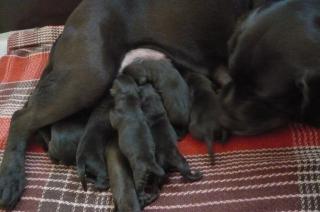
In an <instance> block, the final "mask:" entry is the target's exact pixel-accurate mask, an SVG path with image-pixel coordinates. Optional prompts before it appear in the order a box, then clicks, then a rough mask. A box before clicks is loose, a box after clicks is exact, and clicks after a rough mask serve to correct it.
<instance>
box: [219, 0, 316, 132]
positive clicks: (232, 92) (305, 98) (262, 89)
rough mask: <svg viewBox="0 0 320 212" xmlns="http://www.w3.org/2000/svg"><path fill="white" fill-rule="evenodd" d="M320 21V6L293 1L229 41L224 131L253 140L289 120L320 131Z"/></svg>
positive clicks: (259, 15)
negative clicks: (255, 136)
mask: <svg viewBox="0 0 320 212" xmlns="http://www.w3.org/2000/svg"><path fill="white" fill-rule="evenodd" d="M319 17H320V2H319V1H317V0H292V1H280V2H278V3H273V4H268V5H267V6H265V7H262V8H260V9H257V10H255V11H253V12H252V13H251V14H250V15H249V16H248V17H247V18H246V19H245V20H244V21H243V22H242V23H240V26H239V27H238V28H237V30H236V32H235V33H234V35H233V36H232V38H231V39H230V41H229V51H230V59H229V69H230V75H231V78H232V81H231V83H229V84H228V85H226V86H224V88H223V89H222V92H221V102H222V108H223V110H222V112H221V114H220V117H219V119H220V123H221V124H222V125H223V126H224V127H225V128H227V129H229V130H231V131H232V132H233V133H235V134H240V135H254V134H259V133H263V132H266V131H269V130H272V129H274V128H278V127H281V126H285V125H287V124H288V123H289V122H291V121H298V122H303V123H307V124H310V125H312V126H315V127H320V115H319V114H320V113H319V112H318V110H319V107H320V101H319V99H320V98H319V97H320V95H319V92H318V91H319V87H320V86H319V82H320V70H319V67H320V61H319V52H320V39H319V38H320V18H319ZM293 38H294V39H293Z"/></svg>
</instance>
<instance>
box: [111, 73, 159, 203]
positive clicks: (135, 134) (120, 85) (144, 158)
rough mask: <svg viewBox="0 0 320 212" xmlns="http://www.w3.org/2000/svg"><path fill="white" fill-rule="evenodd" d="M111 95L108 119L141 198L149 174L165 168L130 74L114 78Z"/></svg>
mask: <svg viewBox="0 0 320 212" xmlns="http://www.w3.org/2000/svg"><path fill="white" fill-rule="evenodd" d="M111 95H112V96H113V97H114V101H115V107H114V109H113V110H111V112H110V121H111V124H112V126H113V127H114V128H115V129H116V130H117V131H118V136H119V147H120V150H121V152H122V153H123V154H124V155H125V157H126V158H127V159H128V160H129V163H130V166H131V169H132V172H133V178H134V182H135V187H136V190H137V192H138V196H139V199H140V201H142V202H144V198H145V197H146V193H145V187H146V185H147V183H148V180H149V178H150V177H153V176H158V177H162V176H163V175H164V171H163V169H162V168H161V167H160V166H159V165H158V163H157V162H156V157H155V144H154V141H153V138H152V134H151V132H150V129H149V126H148V124H147V121H146V119H145V116H144V114H143V112H142V110H141V101H140V98H139V90H138V86H137V84H136V83H135V81H134V80H133V79H132V78H131V77H130V76H128V75H125V74H122V75H120V76H118V78H117V79H116V80H115V81H114V83H113V86H112V89H111ZM142 205H144V203H142Z"/></svg>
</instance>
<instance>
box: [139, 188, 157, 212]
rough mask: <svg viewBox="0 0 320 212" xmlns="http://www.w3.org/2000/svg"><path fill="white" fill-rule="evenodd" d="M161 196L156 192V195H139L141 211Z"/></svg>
mask: <svg viewBox="0 0 320 212" xmlns="http://www.w3.org/2000/svg"><path fill="white" fill-rule="evenodd" d="M159 194H160V193H159V192H155V193H146V192H144V191H143V192H140V193H139V194H138V198H139V203H140V207H141V209H143V208H144V207H146V206H148V205H150V204H151V203H153V202H154V201H155V200H156V199H158V197H159Z"/></svg>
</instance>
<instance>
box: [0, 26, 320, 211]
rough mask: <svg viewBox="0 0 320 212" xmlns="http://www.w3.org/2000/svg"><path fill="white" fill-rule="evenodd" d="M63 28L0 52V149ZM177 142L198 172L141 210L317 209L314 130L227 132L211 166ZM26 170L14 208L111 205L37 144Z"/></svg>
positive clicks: (319, 141) (19, 38)
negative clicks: (227, 138) (228, 136)
mask: <svg viewBox="0 0 320 212" xmlns="http://www.w3.org/2000/svg"><path fill="white" fill-rule="evenodd" d="M61 30H62V28H61V27H57V28H56V27H46V28H43V29H36V30H33V33H29V32H28V33H23V32H19V34H15V35H13V37H11V38H10V42H11V43H10V44H9V52H10V54H11V55H8V56H4V57H2V58H0V149H3V147H4V143H5V141H6V138H7V135H8V127H9V123H10V118H11V115H12V114H13V112H14V111H16V110H17V109H19V108H21V107H22V106H23V104H24V103H25V101H26V100H27V98H28V96H29V94H30V93H31V92H32V90H33V89H34V87H35V85H36V84H37V82H38V79H39V77H40V76H41V73H42V70H43V68H44V67H45V65H46V63H47V60H48V48H47V47H46V48H42V47H41V46H43V45H44V44H45V46H46V45H49V46H51V44H52V42H53V40H54V39H55V38H56V37H57V36H58V33H56V32H57V31H59V32H61ZM44 32H45V33H44ZM28 35H30V37H29V36H28ZM37 36H38V38H37V39H35V37H37ZM42 37H45V38H42ZM20 47H21V48H20ZM35 47H37V48H35ZM179 148H180V150H181V151H182V152H183V153H184V154H185V155H187V159H188V161H189V162H190V165H191V167H192V168H196V169H200V170H202V171H203V173H204V178H203V179H202V180H201V181H199V182H195V183H185V182H184V181H183V180H182V179H181V177H180V176H179V175H177V174H172V176H171V177H170V180H169V183H168V184H167V185H165V186H164V188H163V190H162V192H161V195H160V198H159V199H158V200H157V201H156V202H155V203H153V204H152V205H151V206H149V207H147V208H146V209H145V210H146V211H175V212H176V211H181V212H185V211H186V212H188V211H190V212H198V211H199V212H212V211H221V212H225V211H228V212H229V211H230V212H232V211H235V212H239V211H241V212H242V211H259V212H260V211H320V165H319V164H320V163H319V162H320V161H319V160H320V157H319V156H320V130H317V129H314V128H311V127H308V126H304V125H300V124H292V125H291V126H290V127H287V128H283V129H279V130H277V131H274V132H271V133H268V134H265V135H260V136H255V137H233V138H232V139H231V141H230V142H229V143H228V144H226V145H221V144H216V145H215V146H214V150H215V152H217V159H216V164H215V165H214V166H212V165H210V162H209V158H208V157H207V156H206V154H205V153H206V147H205V146H204V145H203V144H202V143H200V142H198V141H195V140H193V139H192V138H191V137H190V136H187V137H186V138H185V139H184V141H182V142H181V143H179ZM1 155H2V151H1ZM26 173H27V186H26V189H25V192H24V194H23V197H22V199H21V201H20V202H19V204H18V205H17V207H16V209H15V210H17V211H112V210H113V204H112V197H111V193H110V192H104V193H98V192H94V191H93V190H92V189H91V188H89V191H88V192H84V191H83V190H82V188H81V185H80V183H79V180H78V178H77V175H76V171H75V168H74V167H67V166H62V165H53V164H51V162H50V160H48V157H47V156H46V154H45V153H44V152H43V151H42V149H41V148H40V147H38V146H32V147H31V148H30V149H29V151H28V155H27V164H26Z"/></svg>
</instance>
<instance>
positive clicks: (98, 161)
mask: <svg viewBox="0 0 320 212" xmlns="http://www.w3.org/2000/svg"><path fill="white" fill-rule="evenodd" d="M99 152H100V151H97V152H90V151H83V152H80V153H77V170H78V175H79V178H80V182H81V184H82V187H83V189H84V190H87V180H88V181H89V182H92V183H93V184H94V187H95V189H97V190H99V191H104V190H107V189H108V188H109V187H110V186H109V180H108V175H107V171H106V165H105V161H104V155H103V154H102V153H100V154H99Z"/></svg>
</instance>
